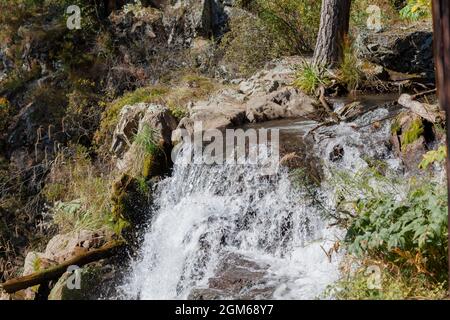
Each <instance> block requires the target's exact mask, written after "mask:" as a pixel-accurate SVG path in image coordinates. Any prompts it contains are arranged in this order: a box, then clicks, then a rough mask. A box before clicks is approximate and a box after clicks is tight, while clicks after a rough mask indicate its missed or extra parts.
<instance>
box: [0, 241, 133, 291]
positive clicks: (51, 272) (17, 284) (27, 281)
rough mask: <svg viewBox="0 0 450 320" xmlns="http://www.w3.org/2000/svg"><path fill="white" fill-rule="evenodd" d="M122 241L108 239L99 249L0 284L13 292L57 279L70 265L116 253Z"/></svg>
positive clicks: (84, 262)
mask: <svg viewBox="0 0 450 320" xmlns="http://www.w3.org/2000/svg"><path fill="white" fill-rule="evenodd" d="M124 244H125V243H124V242H123V241H110V242H108V243H106V244H105V245H104V246H102V247H101V248H99V249H94V250H91V251H87V252H85V253H83V254H80V255H78V256H75V257H73V258H71V259H69V260H67V261H65V262H63V263H62V264H60V265H57V266H54V267H51V268H48V269H46V270H43V271H39V272H35V273H32V274H29V275H26V276H23V277H19V278H14V279H11V280H8V281H6V282H4V283H3V284H1V285H0V287H1V288H2V289H3V290H4V291H5V292H6V293H14V292H17V291H19V290H23V289H26V288H29V287H32V286H35V285H38V284H43V283H46V282H48V281H50V280H57V279H59V278H60V277H61V276H62V275H63V274H64V273H65V272H66V271H67V268H68V267H70V266H78V267H82V266H84V265H86V264H88V263H91V262H95V261H99V260H101V259H105V258H109V257H111V256H113V255H115V254H116V253H117V251H118V250H119V249H120V248H121V247H123V246H124Z"/></svg>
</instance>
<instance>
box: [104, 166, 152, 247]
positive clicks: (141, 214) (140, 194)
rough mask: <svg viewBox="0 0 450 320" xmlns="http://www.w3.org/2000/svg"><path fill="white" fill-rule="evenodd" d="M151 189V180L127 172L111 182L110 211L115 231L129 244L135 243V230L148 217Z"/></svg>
mask: <svg viewBox="0 0 450 320" xmlns="http://www.w3.org/2000/svg"><path fill="white" fill-rule="evenodd" d="M151 190H152V182H151V181H147V180H146V179H143V178H142V179H138V178H134V177H131V176H129V175H127V174H124V175H123V176H122V177H121V178H120V179H118V180H117V181H116V182H115V183H114V184H113V192H112V196H111V202H112V209H111V213H112V218H113V220H114V221H113V222H114V224H115V227H116V233H119V234H121V235H122V236H123V237H124V238H125V239H126V240H127V241H129V242H130V244H136V241H137V240H138V239H137V238H136V237H137V233H136V232H135V231H136V230H142V229H143V226H144V225H145V223H146V222H147V221H148V219H149V207H150V205H151V203H152V196H151Z"/></svg>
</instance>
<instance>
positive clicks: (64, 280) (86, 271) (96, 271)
mask: <svg viewBox="0 0 450 320" xmlns="http://www.w3.org/2000/svg"><path fill="white" fill-rule="evenodd" d="M117 274H118V271H117V269H116V268H115V267H114V266H113V265H111V264H101V263H97V264H92V265H89V266H86V267H83V268H81V269H79V270H77V271H74V272H66V273H64V274H63V275H62V276H61V278H59V280H58V281H57V282H56V284H55V285H54V286H53V288H52V290H51V291H50V294H49V296H48V300H98V299H102V298H104V297H105V296H107V295H108V293H109V292H110V290H109V289H110V288H112V287H114V283H115V281H116V278H117ZM75 276H78V277H79V287H75V284H76V279H75Z"/></svg>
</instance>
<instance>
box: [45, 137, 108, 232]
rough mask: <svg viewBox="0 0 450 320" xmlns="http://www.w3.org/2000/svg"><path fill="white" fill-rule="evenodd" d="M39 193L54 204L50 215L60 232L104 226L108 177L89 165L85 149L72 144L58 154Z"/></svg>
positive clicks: (106, 215) (106, 209) (94, 228)
mask: <svg viewBox="0 0 450 320" xmlns="http://www.w3.org/2000/svg"><path fill="white" fill-rule="evenodd" d="M42 194H43V195H44V196H46V199H47V201H49V202H51V203H52V204H53V205H54V209H53V218H54V221H55V223H56V224H57V225H58V227H59V229H60V231H61V232H70V231H73V230H80V229H88V230H98V229H101V228H103V227H105V226H106V222H107V220H108V219H109V216H110V212H111V205H110V182H109V177H108V176H105V175H102V174H101V173H100V172H99V170H98V169H97V168H96V167H95V166H94V165H93V164H92V161H91V159H90V157H89V154H88V151H87V150H86V148H84V147H81V146H74V147H73V148H70V149H68V150H66V151H65V152H61V153H60V154H59V155H58V156H57V158H56V160H55V164H54V165H53V168H52V171H51V173H50V175H49V180H48V182H47V184H46V185H45V187H44V190H43V191H42Z"/></svg>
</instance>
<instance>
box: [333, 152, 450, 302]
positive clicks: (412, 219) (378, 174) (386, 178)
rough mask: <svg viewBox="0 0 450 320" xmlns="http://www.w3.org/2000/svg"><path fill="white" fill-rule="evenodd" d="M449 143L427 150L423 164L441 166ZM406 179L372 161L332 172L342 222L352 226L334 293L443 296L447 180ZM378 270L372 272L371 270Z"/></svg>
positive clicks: (338, 295) (356, 296)
mask: <svg viewBox="0 0 450 320" xmlns="http://www.w3.org/2000/svg"><path fill="white" fill-rule="evenodd" d="M443 153H444V154H445V147H444V146H441V147H439V148H438V149H437V150H433V151H430V152H428V153H427V154H425V155H424V158H423V161H422V163H421V164H420V167H421V168H423V169H426V168H428V167H429V166H430V165H434V164H436V165H439V166H442V165H443V162H444V160H445V157H444V156H443ZM427 175H428V174H427V173H426V172H425V171H424V172H423V175H422V177H412V178H410V179H409V180H407V181H405V178H403V177H400V176H397V175H396V174H395V173H392V172H389V171H388V170H386V168H385V165H383V164H378V165H377V166H372V167H369V168H368V169H366V170H362V171H361V172H358V173H356V174H352V173H349V172H334V173H333V179H332V181H333V185H334V188H335V191H336V199H338V202H337V212H338V214H339V216H340V217H341V220H340V221H339V222H340V224H341V225H342V227H344V228H345V229H346V230H347V234H346V237H345V239H344V241H343V245H344V248H345V250H346V251H347V254H346V258H345V259H344V262H343V263H342V266H341V267H342V269H343V270H342V271H343V272H342V275H344V276H343V278H342V279H341V280H340V281H338V282H337V283H336V284H334V285H333V286H331V287H330V288H329V290H328V292H327V294H328V295H330V296H333V297H335V298H337V299H441V298H444V297H446V292H447V291H446V290H447V287H448V283H447V281H448V279H447V268H448V256H447V248H448V218H447V214H448V199H447V188H446V185H445V182H442V181H439V179H437V178H431V177H427ZM373 272H374V273H373Z"/></svg>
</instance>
